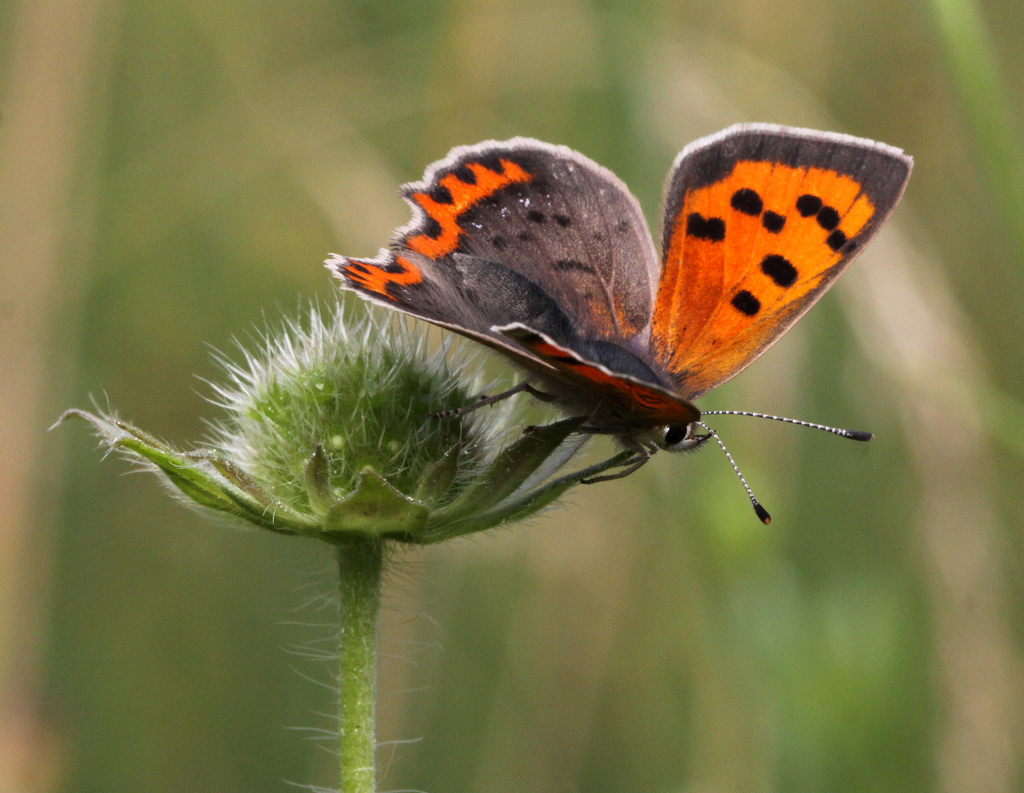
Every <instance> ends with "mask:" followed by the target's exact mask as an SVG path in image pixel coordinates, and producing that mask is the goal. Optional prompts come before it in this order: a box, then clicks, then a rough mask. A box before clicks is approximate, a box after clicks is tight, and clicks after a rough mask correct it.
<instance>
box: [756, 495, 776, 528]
mask: <svg viewBox="0 0 1024 793" xmlns="http://www.w3.org/2000/svg"><path fill="white" fill-rule="evenodd" d="M754 512H756V513H757V517H758V518H760V519H761V522H762V523H763V524H764V525H765V526H767V525H768V524H769V523H771V522H772V516H771V515H769V514H768V510H766V509H765V508H764V507H762V506H761V505H760V504H758V503H757V502H756V501H755V502H754Z"/></svg>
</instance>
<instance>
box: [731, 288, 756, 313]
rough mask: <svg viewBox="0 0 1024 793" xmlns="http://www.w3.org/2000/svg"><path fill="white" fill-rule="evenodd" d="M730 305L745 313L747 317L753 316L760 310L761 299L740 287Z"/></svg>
mask: <svg viewBox="0 0 1024 793" xmlns="http://www.w3.org/2000/svg"><path fill="white" fill-rule="evenodd" d="M729 302H730V303H732V307H733V308H735V309H736V310H737V311H739V312H740V313H741V314H745V315H746V316H748V317H752V316H754V315H755V314H756V313H757V312H758V311H760V310H761V301H760V300H758V299H757V298H756V297H754V296H753V295H752V294H751V293H750V292H748V291H747V290H746V289H741V290H740V291H739V292H737V293H736V294H735V295H733V298H732V300H731V301H729Z"/></svg>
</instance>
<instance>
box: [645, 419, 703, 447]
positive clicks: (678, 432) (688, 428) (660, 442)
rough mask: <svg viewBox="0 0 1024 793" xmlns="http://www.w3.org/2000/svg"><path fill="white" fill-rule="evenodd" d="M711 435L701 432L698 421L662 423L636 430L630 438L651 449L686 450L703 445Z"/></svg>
mask: <svg viewBox="0 0 1024 793" xmlns="http://www.w3.org/2000/svg"><path fill="white" fill-rule="evenodd" d="M710 437H711V436H710V435H709V434H707V433H702V432H700V425H699V424H698V423H697V422H690V423H689V424H685V423H676V424H662V425H661V426H658V427H651V428H649V429H644V430H640V431H638V432H634V433H632V434H631V435H630V436H629V440H630V441H633V442H636V443H639V444H640V445H641V446H644V447H645V448H647V449H650V450H651V451H655V450H659V449H660V450H664V451H667V452H685V451H689V450H690V449H696V448H698V447H699V446H702V445H703V444H704V443H705V442H706V441H707V440H708V439H709V438H710Z"/></svg>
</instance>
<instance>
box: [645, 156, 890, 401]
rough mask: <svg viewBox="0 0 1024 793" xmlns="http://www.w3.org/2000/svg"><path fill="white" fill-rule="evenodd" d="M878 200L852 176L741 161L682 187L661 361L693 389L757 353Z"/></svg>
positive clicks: (831, 270) (668, 254) (838, 260)
mask: <svg viewBox="0 0 1024 793" xmlns="http://www.w3.org/2000/svg"><path fill="white" fill-rule="evenodd" d="M874 215H875V205H874V204H873V202H872V201H871V200H870V199H869V198H868V197H867V196H866V195H865V194H864V193H863V191H862V189H861V185H860V184H859V183H858V182H857V181H856V180H855V179H853V178H851V177H849V176H846V175H843V174H839V173H836V172H835V171H829V170H825V169H822V168H814V167H808V168H793V167H789V166H785V165H781V164H778V163H772V162H754V161H741V162H739V163H737V164H736V166H735V168H734V169H733V171H732V173H730V174H729V176H727V177H725V178H724V179H722V180H721V181H718V182H715V183H714V184H711V185H708V186H707V187H702V188H699V189H696V190H693V191H691V192H688V193H687V194H686V196H685V199H684V201H683V207H682V210H681V211H680V213H679V215H678V216H677V217H676V218H675V219H674V221H673V224H674V225H673V227H672V230H671V234H670V236H669V245H668V249H667V250H666V251H665V255H664V272H663V274H662V282H661V285H660V287H659V290H658V297H657V301H656V304H655V309H654V320H653V344H654V349H655V352H656V354H657V357H658V359H659V360H660V361H661V363H662V365H664V366H665V367H666V368H667V369H668V370H669V371H670V372H672V373H673V374H674V375H675V376H676V377H677V378H678V379H679V381H680V383H681V384H682V386H683V389H682V390H683V392H684V394H685V395H686V396H687V397H689V398H695V397H696V396H698V395H699V394H702V393H704V392H705V391H707V390H709V389H710V388H713V387H714V386H716V385H718V384H719V383H721V382H723V381H725V380H728V379H729V378H730V377H732V376H733V375H734V374H736V373H737V372H739V371H740V370H741V369H743V368H744V367H745V366H746V365H747V364H749V363H750V362H751V361H753V360H754V358H756V357H757V356H758V355H759V354H760V353H761V352H762V351H763V350H764V349H765V348H766V347H767V346H769V345H770V344H771V343H772V342H773V341H774V340H775V339H777V338H778V337H779V336H780V335H781V334H782V333H784V332H785V330H786V329H787V328H788V327H789V326H790V325H791V324H792V323H793V322H794V321H796V319H797V318H798V317H799V316H800V314H801V313H802V312H803V310H806V308H807V307H809V306H810V304H811V303H813V302H814V300H815V299H816V298H817V296H818V295H819V294H820V293H821V292H822V291H823V290H824V289H825V287H826V286H828V284H829V283H830V282H831V280H832V279H833V278H834V277H836V276H837V275H838V274H839V272H840V271H841V270H842V268H841V267H840V266H839V265H842V264H843V263H844V262H846V261H848V260H849V259H850V258H851V257H852V256H853V254H854V252H855V251H856V249H857V247H858V243H857V240H856V238H857V236H858V235H859V234H860V232H861V231H862V230H863V229H864V228H865V226H866V225H867V224H868V222H869V221H870V220H871V218H872V217H873V216H874Z"/></svg>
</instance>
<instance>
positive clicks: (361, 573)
mask: <svg viewBox="0 0 1024 793" xmlns="http://www.w3.org/2000/svg"><path fill="white" fill-rule="evenodd" d="M337 556H338V574H339V576H340V582H339V588H338V591H339V593H340V596H341V600H340V603H339V607H338V617H339V631H338V639H339V646H338V661H339V667H338V673H339V678H338V741H339V756H340V772H341V787H340V792H341V793H373V791H374V789H375V770H376V769H375V763H374V750H375V748H376V726H375V725H376V695H377V614H378V611H379V610H380V582H381V572H382V570H383V541H381V540H379V539H378V538H376V537H371V536H367V535H355V536H353V537H351V538H350V539H346V540H345V541H344V542H342V543H339V544H338V546H337Z"/></svg>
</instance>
